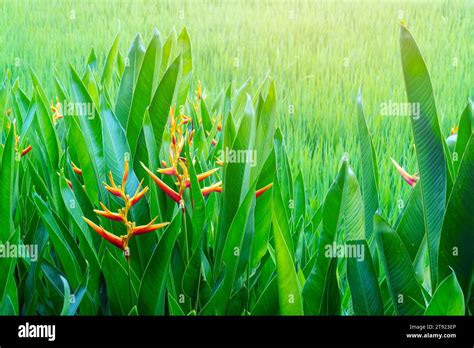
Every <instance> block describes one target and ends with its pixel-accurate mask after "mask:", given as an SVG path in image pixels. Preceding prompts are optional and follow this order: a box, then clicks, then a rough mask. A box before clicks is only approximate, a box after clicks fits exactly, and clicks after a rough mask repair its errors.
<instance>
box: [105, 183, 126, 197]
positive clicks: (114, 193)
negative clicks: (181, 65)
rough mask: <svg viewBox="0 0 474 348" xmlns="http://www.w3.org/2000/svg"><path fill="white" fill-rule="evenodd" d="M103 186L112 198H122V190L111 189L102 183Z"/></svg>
mask: <svg viewBox="0 0 474 348" xmlns="http://www.w3.org/2000/svg"><path fill="white" fill-rule="evenodd" d="M104 186H105V189H106V190H107V191H109V192H110V193H111V194H113V195H114V196H117V197H122V196H123V194H122V190H120V189H119V188H116V187H111V186H109V185H107V184H106V183H105V182H104Z"/></svg>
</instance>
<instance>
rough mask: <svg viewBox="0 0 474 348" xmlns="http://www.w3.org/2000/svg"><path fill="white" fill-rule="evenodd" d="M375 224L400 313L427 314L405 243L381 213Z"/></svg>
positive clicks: (393, 295) (396, 308) (389, 281)
mask: <svg viewBox="0 0 474 348" xmlns="http://www.w3.org/2000/svg"><path fill="white" fill-rule="evenodd" d="M374 225H375V227H374V231H375V235H376V238H377V245H378V250H379V253H380V256H381V260H382V263H383V266H384V269H385V275H386V277H387V282H388V287H389V290H390V296H391V298H392V302H393V305H394V307H395V310H396V313H397V314H398V315H421V314H423V313H424V310H425V306H424V298H423V294H422V292H421V288H420V285H419V284H418V281H417V279H416V275H415V270H414V268H413V265H412V263H411V260H410V256H409V255H408V252H407V250H406V248H405V246H404V245H403V242H402V240H401V239H400V237H399V236H398V235H397V234H396V233H395V232H394V231H393V229H392V227H391V226H390V225H389V224H388V223H387V222H386V221H385V220H384V219H383V218H382V217H381V216H380V215H379V214H376V215H375V218H374Z"/></svg>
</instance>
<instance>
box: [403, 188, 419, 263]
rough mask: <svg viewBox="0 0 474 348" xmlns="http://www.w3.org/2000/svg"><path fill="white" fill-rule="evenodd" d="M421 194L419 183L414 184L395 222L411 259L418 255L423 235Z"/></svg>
mask: <svg viewBox="0 0 474 348" xmlns="http://www.w3.org/2000/svg"><path fill="white" fill-rule="evenodd" d="M421 194H422V192H421V185H415V187H414V188H413V189H412V190H411V191H410V197H409V198H408V201H407V202H406V204H405V206H404V207H403V211H402V212H401V214H400V216H399V217H398V220H397V223H396V232H397V234H398V235H399V236H400V239H401V240H402V241H403V244H404V245H405V248H406V249H407V251H408V254H409V255H410V259H411V260H412V261H414V260H415V258H416V256H417V255H418V252H419V251H420V248H421V246H422V243H423V238H424V236H425V224H424V222H423V202H422V196H421Z"/></svg>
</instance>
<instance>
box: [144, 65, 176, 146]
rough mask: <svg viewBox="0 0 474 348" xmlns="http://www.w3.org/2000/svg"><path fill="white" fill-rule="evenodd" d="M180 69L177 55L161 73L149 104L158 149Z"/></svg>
mask: <svg viewBox="0 0 474 348" xmlns="http://www.w3.org/2000/svg"><path fill="white" fill-rule="evenodd" d="M180 70H181V56H178V57H177V58H176V59H175V60H174V61H173V63H171V65H170V67H169V68H168V70H166V72H165V74H164V75H163V78H162V79H161V81H160V83H159V85H158V88H157V89H156V92H155V95H154V96H153V99H152V101H151V104H150V110H149V113H150V120H151V124H152V125H153V132H154V134H155V142H156V146H157V148H158V149H159V148H160V147H161V142H162V138H163V131H164V129H165V125H166V122H167V121H168V116H169V112H170V108H171V106H172V105H173V104H172V103H173V96H174V92H175V90H176V87H177V80H178V75H179V72H180Z"/></svg>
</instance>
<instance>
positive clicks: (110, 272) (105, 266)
mask: <svg viewBox="0 0 474 348" xmlns="http://www.w3.org/2000/svg"><path fill="white" fill-rule="evenodd" d="M120 257H122V258H125V256H123V254H122V255H121V256H120ZM102 273H103V274H104V278H105V284H106V286H107V299H108V303H109V306H110V311H111V313H112V314H113V315H127V314H128V313H129V312H130V310H131V309H132V307H133V306H134V304H135V299H136V289H135V286H134V284H133V283H132V285H131V288H130V279H131V277H129V274H128V270H127V269H126V268H125V267H124V266H122V263H121V262H120V261H119V260H117V259H116V258H115V256H114V255H112V253H111V252H110V250H109V249H106V251H105V254H104V258H103V260H102ZM130 291H132V293H130Z"/></svg>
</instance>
